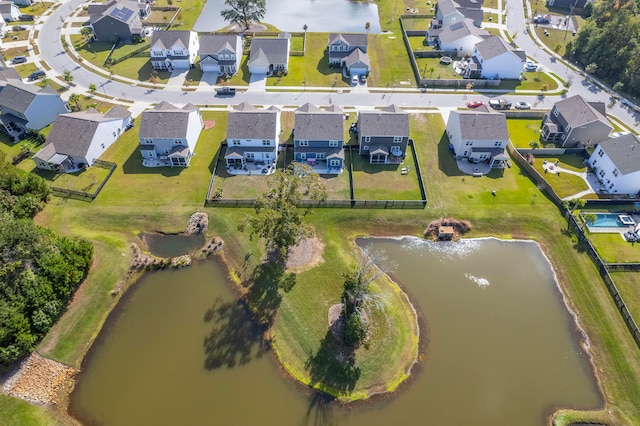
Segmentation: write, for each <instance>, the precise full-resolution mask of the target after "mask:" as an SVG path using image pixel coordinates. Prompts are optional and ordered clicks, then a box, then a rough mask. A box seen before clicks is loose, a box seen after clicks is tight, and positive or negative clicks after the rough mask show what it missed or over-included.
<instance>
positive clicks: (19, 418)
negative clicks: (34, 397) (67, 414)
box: [0, 394, 64, 426]
mask: <svg viewBox="0 0 640 426" xmlns="http://www.w3.org/2000/svg"><path fill="white" fill-rule="evenodd" d="M0 413H2V424H4V425H7V426H9V425H15V426H19V425H20V426H22V425H62V424H64V423H63V422H62V421H61V420H60V419H59V418H58V417H57V416H56V415H55V414H54V413H53V412H51V411H50V410H47V409H46V408H44V407H39V406H36V405H31V404H29V403H28V402H26V401H23V400H21V399H18V398H12V397H10V396H7V395H2V394H0Z"/></svg>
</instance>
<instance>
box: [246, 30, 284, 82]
mask: <svg viewBox="0 0 640 426" xmlns="http://www.w3.org/2000/svg"><path fill="white" fill-rule="evenodd" d="M290 49H291V35H290V34H289V33H280V34H279V35H278V37H275V38H274V37H268V38H267V37H264V38H263V37H259V38H254V39H252V40H251V48H250V50H249V62H248V65H249V72H250V73H251V74H264V75H267V76H270V75H273V74H274V73H286V72H287V70H288V69H289V50H290Z"/></svg>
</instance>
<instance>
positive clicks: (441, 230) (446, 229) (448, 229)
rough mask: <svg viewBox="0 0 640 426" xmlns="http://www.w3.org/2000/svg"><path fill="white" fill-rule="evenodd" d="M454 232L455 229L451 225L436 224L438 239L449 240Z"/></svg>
mask: <svg viewBox="0 0 640 426" xmlns="http://www.w3.org/2000/svg"><path fill="white" fill-rule="evenodd" d="M454 234H455V230H454V229H453V226H444V225H441V226H438V239H439V240H450V239H452V238H453V235H454Z"/></svg>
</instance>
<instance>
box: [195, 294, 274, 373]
mask: <svg viewBox="0 0 640 426" xmlns="http://www.w3.org/2000/svg"><path fill="white" fill-rule="evenodd" d="M203 319H204V322H205V323H209V324H211V331H209V334H208V335H207V336H205V338H204V344H203V346H204V352H205V361H204V366H205V368H206V369H207V370H214V369H218V368H222V367H227V368H233V367H236V366H240V365H244V364H247V363H248V362H250V361H251V360H252V359H256V358H260V357H262V356H263V355H264V354H265V353H267V352H268V351H269V342H268V341H266V340H265V339H264V337H263V335H264V332H265V330H266V327H265V326H262V325H260V324H258V323H257V322H255V321H253V320H252V318H251V312H249V309H248V308H247V306H246V305H245V303H244V302H243V301H241V300H234V301H232V302H225V301H223V300H222V299H220V298H218V299H216V300H215V302H214V303H213V305H212V306H211V307H210V308H209V309H208V310H207V312H206V313H205V314H204V318H203Z"/></svg>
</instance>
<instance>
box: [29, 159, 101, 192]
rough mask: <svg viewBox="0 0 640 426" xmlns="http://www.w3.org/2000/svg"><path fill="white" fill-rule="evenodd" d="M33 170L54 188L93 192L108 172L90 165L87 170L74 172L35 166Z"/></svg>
mask: <svg viewBox="0 0 640 426" xmlns="http://www.w3.org/2000/svg"><path fill="white" fill-rule="evenodd" d="M33 171H34V172H35V173H37V174H38V175H40V176H42V177H43V178H45V179H46V180H47V181H49V184H50V185H51V186H55V187H56V188H62V189H69V190H73V191H81V192H86V193H89V194H93V193H94V192H95V191H96V189H97V188H98V186H100V184H101V183H102V181H104V180H105V179H106V177H107V174H108V173H109V170H108V169H104V168H102V167H95V166H94V167H90V168H88V169H87V170H84V171H80V172H75V173H55V172H50V171H46V170H39V169H36V168H35V165H34V169H33Z"/></svg>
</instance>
